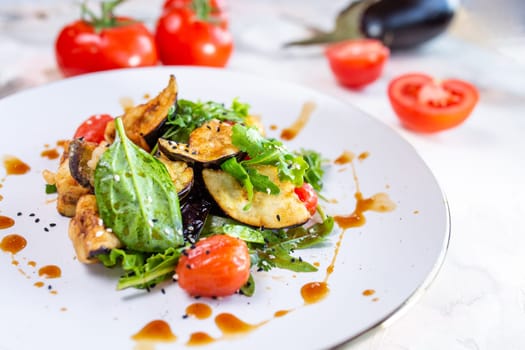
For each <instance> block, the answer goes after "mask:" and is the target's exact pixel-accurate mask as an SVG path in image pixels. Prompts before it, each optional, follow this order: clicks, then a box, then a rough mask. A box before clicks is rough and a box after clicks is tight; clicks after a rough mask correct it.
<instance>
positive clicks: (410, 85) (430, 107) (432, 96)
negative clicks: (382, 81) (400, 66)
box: [388, 74, 479, 132]
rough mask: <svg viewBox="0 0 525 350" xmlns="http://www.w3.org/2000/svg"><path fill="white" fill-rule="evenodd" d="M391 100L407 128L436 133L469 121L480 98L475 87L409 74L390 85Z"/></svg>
mask: <svg viewBox="0 0 525 350" xmlns="http://www.w3.org/2000/svg"><path fill="white" fill-rule="evenodd" d="M388 97H389V99H390V103H391V104H392V108H393V109H394V111H395V112H396V114H397V116H398V117H399V119H400V120H401V123H402V124H403V125H404V126H406V127H407V128H409V129H412V130H414V131H420V132H436V131H441V130H445V129H449V128H452V127H454V126H457V125H459V124H461V123H462V122H463V121H464V120H465V119H467V117H468V116H469V115H470V113H471V112H472V110H473V109H474V107H475V106H476V103H477V102H478V99H479V94H478V90H477V89H476V87H475V86H473V85H472V84H470V83H467V82H465V81H462V80H457V79H446V80H442V81H437V80H435V79H433V78H432V77H430V76H428V75H425V74H405V75H402V76H400V77H398V78H396V79H394V80H392V81H391V82H390V85H389V87H388Z"/></svg>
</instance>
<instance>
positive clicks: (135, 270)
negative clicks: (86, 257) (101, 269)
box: [97, 248, 182, 290]
mask: <svg viewBox="0 0 525 350" xmlns="http://www.w3.org/2000/svg"><path fill="white" fill-rule="evenodd" d="M181 251H182V249H181V248H179V249H175V248H168V249H166V251H165V252H163V253H157V254H151V255H148V254H147V253H143V252H133V251H126V250H123V249H112V250H111V251H110V252H109V253H108V254H100V255H97V258H98V259H99V260H100V261H101V262H102V263H103V264H104V266H106V267H114V266H117V265H121V267H122V269H123V270H124V271H125V272H126V273H125V275H124V276H122V277H120V279H119V281H118V284H117V290H121V289H125V288H130V287H134V288H138V289H145V288H152V287H154V286H155V285H156V284H158V283H160V282H163V281H165V280H168V279H171V278H172V277H173V275H174V273H175V272H174V271H175V267H176V266H177V262H178V261H179V257H180V255H181Z"/></svg>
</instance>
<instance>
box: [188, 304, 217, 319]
mask: <svg viewBox="0 0 525 350" xmlns="http://www.w3.org/2000/svg"><path fill="white" fill-rule="evenodd" d="M211 312H212V310H211V307H210V306H209V305H207V304H204V303H193V304H191V305H189V306H188V307H187V308H186V315H188V316H194V317H195V318H197V319H199V320H204V319H206V318H208V317H210V316H211Z"/></svg>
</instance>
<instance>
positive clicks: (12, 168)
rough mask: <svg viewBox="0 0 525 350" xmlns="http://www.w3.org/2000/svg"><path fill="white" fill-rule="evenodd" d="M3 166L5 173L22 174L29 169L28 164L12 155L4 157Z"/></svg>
mask: <svg viewBox="0 0 525 350" xmlns="http://www.w3.org/2000/svg"><path fill="white" fill-rule="evenodd" d="M4 167H5V170H6V173H7V175H23V174H25V173H27V172H29V170H31V167H30V166H29V165H27V164H26V163H24V162H23V161H21V160H20V159H18V158H17V157H13V156H5V157H4Z"/></svg>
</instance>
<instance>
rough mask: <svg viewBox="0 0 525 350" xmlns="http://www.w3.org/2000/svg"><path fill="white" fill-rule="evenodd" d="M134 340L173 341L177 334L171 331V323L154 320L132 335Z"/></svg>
mask: <svg viewBox="0 0 525 350" xmlns="http://www.w3.org/2000/svg"><path fill="white" fill-rule="evenodd" d="M131 338H132V339H133V340H146V341H159V342H172V341H175V340H176V339H177V336H176V335H175V334H173V332H172V331H171V328H170V325H169V324H168V323H167V322H166V321H163V320H153V321H151V322H149V323H148V324H147V325H145V326H144V327H143V328H142V329H141V330H140V331H138V332H137V333H136V334H134V335H133V336H132V337H131Z"/></svg>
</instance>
